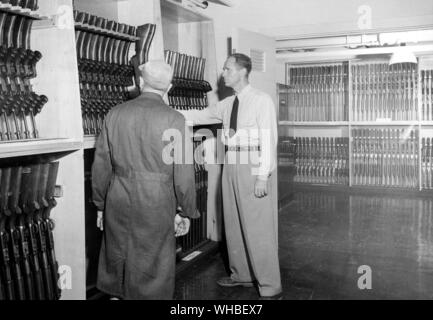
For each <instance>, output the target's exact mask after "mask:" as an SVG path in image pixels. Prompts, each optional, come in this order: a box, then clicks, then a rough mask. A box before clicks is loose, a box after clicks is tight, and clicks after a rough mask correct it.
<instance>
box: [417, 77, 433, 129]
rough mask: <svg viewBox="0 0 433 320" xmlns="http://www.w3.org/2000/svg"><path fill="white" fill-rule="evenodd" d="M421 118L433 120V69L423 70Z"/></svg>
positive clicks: (421, 80)
mask: <svg viewBox="0 0 433 320" xmlns="http://www.w3.org/2000/svg"><path fill="white" fill-rule="evenodd" d="M420 77H421V79H420V82H421V105H422V107H421V119H422V120H424V121H433V96H432V90H433V84H432V80H433V70H421V75H420Z"/></svg>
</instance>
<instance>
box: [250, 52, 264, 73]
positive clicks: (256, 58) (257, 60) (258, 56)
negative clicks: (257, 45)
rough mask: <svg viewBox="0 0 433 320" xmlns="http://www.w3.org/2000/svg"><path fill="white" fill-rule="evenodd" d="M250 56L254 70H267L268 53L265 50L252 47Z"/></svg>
mask: <svg viewBox="0 0 433 320" xmlns="http://www.w3.org/2000/svg"><path fill="white" fill-rule="evenodd" d="M250 57H251V62H252V64H253V70H254V71H258V72H266V53H265V52H264V51H263V50H257V49H250Z"/></svg>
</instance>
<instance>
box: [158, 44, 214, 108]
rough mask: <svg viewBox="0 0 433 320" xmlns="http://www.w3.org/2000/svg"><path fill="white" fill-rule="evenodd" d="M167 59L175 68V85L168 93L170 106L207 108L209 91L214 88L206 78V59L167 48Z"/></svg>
mask: <svg viewBox="0 0 433 320" xmlns="http://www.w3.org/2000/svg"><path fill="white" fill-rule="evenodd" d="M165 61H166V62H167V63H168V64H170V65H171V67H172V69H173V82H172V84H173V87H172V89H171V90H170V92H169V93H168V101H169V104H170V106H171V107H173V108H174V109H179V110H190V109H197V110H201V109H204V108H206V107H207V106H208V100H207V92H209V91H211V90H212V87H211V86H210V84H209V83H208V82H207V81H205V80H204V75H205V66H206V59H204V58H200V57H194V56H190V55H187V54H182V53H178V52H174V51H170V50H166V51H165Z"/></svg>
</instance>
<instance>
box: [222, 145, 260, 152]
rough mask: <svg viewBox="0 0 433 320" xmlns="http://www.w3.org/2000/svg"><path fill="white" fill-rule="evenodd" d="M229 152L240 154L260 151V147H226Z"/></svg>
mask: <svg viewBox="0 0 433 320" xmlns="http://www.w3.org/2000/svg"><path fill="white" fill-rule="evenodd" d="M227 151H235V152H240V151H249V152H252V151H260V146H226V152H227Z"/></svg>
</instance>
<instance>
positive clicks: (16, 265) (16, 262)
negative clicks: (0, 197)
mask: <svg viewBox="0 0 433 320" xmlns="http://www.w3.org/2000/svg"><path fill="white" fill-rule="evenodd" d="M21 176H22V167H20V166H18V167H14V168H12V174H11V181H12V185H11V188H10V193H11V195H10V198H9V204H8V207H9V213H10V216H9V217H8V218H9V219H8V231H9V235H10V238H9V241H10V248H11V249H12V262H13V274H14V280H15V288H16V294H17V295H16V298H17V299H18V300H25V299H26V291H25V285H24V279H23V276H22V272H21V260H22V257H21V255H20V251H19V246H18V244H17V241H19V239H18V235H17V230H16V225H15V221H16V219H17V215H20V214H21V213H22V211H21V209H20V208H19V206H18V200H19V195H20V190H21Z"/></svg>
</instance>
